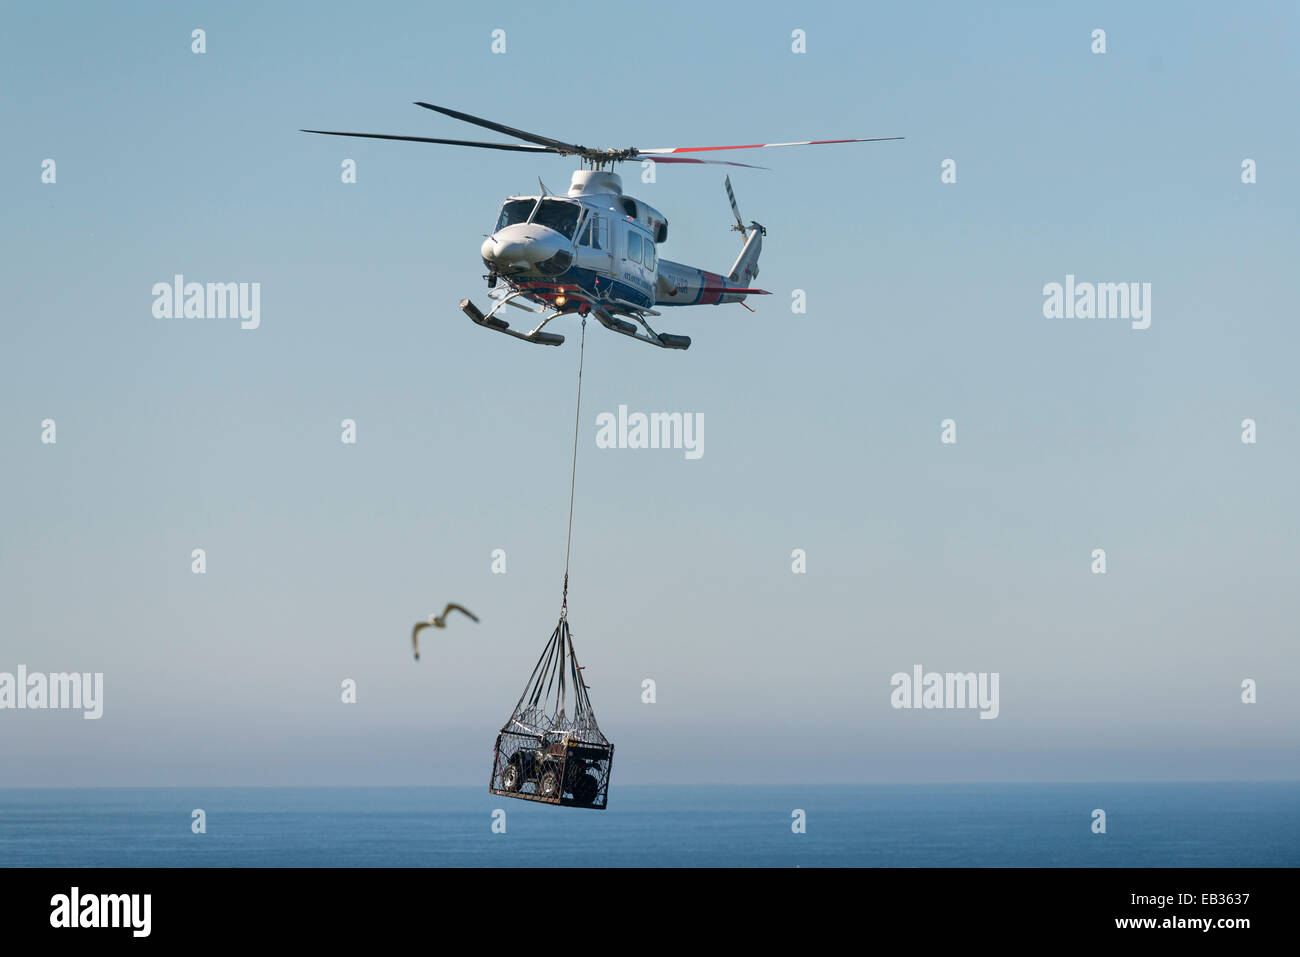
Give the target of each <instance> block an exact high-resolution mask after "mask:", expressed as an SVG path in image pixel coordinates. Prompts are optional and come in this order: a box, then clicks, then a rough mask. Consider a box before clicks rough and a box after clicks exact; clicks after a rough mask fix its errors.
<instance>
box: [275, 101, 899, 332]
mask: <svg viewBox="0 0 1300 957" xmlns="http://www.w3.org/2000/svg"><path fill="white" fill-rule="evenodd" d="M415 105H416V106H419V107H422V108H423V109H426V110H433V111H434V112H436V113H441V114H443V115H445V116H449V117H451V118H452V119H456V120H461V121H463V122H465V123H472V124H473V125H475V126H480V127H483V128H485V129H489V130H493V131H495V132H497V133H502V134H504V135H506V136H513V137H517V138H519V139H521V140H524V141H525V142H524V143H485V142H479V141H474V140H455V139H440V138H435V137H428V136H397V135H393V134H387V133H346V132H340V131H335V130H300V132H303V133H319V134H322V135H325V136H355V137H362V138H365V139H380V140H404V141H408V142H415V143H441V144H444V145H448V146H467V147H473V148H476V149H493V150H507V151H512V152H521V153H554V154H558V155H560V156H576V157H578V159H579V161H580V164H581V166H580V168H579V169H577V170H575V171H574V173H573V176H572V179H571V181H570V183H569V189H568V192H567V193H566V194H565V195H563V196H560V195H558V194H555V193H552V192H550V191H549V190H547V189H546V186H545V184H543V183H542V182H541V180H540V179H539V180H538V185H539V187H540V188H541V192H540V193H539V194H538V195H535V196H508V197H506V199H505V201H504V202H503V203H502V205H501V210H500V213H499V214H498V217H497V222H496V226H495V228H494V229H493V230H492V232H491V233H489V234H487V236H486V237H485V239H484V240H483V244H482V246H481V247H480V249H479V253H480V256H481V258H482V260H483V265H484V267H485V268H486V269H487V274H486V275H485V276H484V278H485V279H486V280H487V286H488V297H489V298H490V299H492V300H493V305H492V307H491V309H489V310H488V312H486V313H484V312H482V311H481V310H480V309H479V308H478V306H476V305H475V304H474V303H473V302H471V301H470V300H469V299H462V300H461V301H460V308H461V311H462V312H464V313H465V314H466V315H467V316H468V317H469V318H470V319H471V320H473V321H474V322H475V323H477V324H478V325H480V326H483V327H484V328H486V329H492V330H494V331H496V332H501V333H505V334H506V335H508V336H514V337H515V338H516V339H523V340H524V341H525V342H533V343H537V344H539V345H549V346H558V345H561V344H563V342H564V336H562V335H559V334H558V333H554V332H546V331H544V330H545V327H546V326H547V325H548V324H549V323H550V322H551V321H552V320H553V319H556V318H558V317H560V316H569V315H577V316H581V317H582V318H583V319H584V321H585V319H586V317H587V316H589V315H590V316H594V317H595V318H596V320H597V321H598V322H599V323H600V324H601V325H602V326H604V327H605V328H606V329H609V330H611V331H612V332H617V333H621V334H622V335H625V336H630V337H631V338H633V339H637V340H639V341H641V342H646V343H649V344H651V345H655V346H659V347H660V348H663V349H687V348H690V345H691V340H690V337H689V336H679V335H673V334H671V333H665V332H655V331H654V329H652V328H651V327H650V324H649V322H648V320H649V319H651V318H654V319H656V325H657V324H658V320H657V317H659V316H661V315H662V313H661V312H659V311H658V310H657V309H656V308H655V307H657V306H660V307H663V306H703V305H715V306H716V305H721V304H723V303H731V302H738V303H740V304H741V305H743V306H745V308H746V309H750V311H751V312H752V311H753V308H752V307H751V306H749V304H748V303H746V302H745V299H746V298H747V297H748V296H767V295H771V293H769V292H768V291H767V290H765V289H758V288H755V287H754V285H753V282H754V280H755V279H756V278H757V277H758V257H759V254H760V253H761V252H762V249H763V237H764V236H766V235H767V230H766V229H765V228H764V227H763V226H762V225H761V224H760V223H758V222H755V221H751V222H750V223H749V225H748V226H746V225H745V222H744V220H743V219H742V218H741V216H740V208H739V206H738V205H737V203H736V196H735V192H734V191H733V190H732V188H731V177H730V176H728V177H727V178H726V180H725V186H726V189H727V198H728V199H729V200H730V202H731V211H732V214H733V216H734V217H735V220H736V225H734V226H732V227H731V229H732V230H734V231H737V232H739V233H740V234H741V241H742V245H741V250H740V255H739V256H737V257H736V261H735V262H734V263H733V264H732V267H731V269H730V270H729V271H728V272H727V273H726V274H725V275H723V274H721V273H714V272H709V271H708V270H706V269H698V268H696V267H694V266H687V265H684V264H682V263H676V262H671V261H670V260H667V259H661V258H659V251H658V247H659V246H661V245H662V244H663V243H664V242H665V241H666V240H667V239H668V219H667V218H666V217H665V216H664V215H663V213H661V212H659V211H658V210H657V209H655V208H654V207H653V206H650V205H649V204H648V203H645V202H643V201H642V200H639V199H636V198H634V197H632V196H628V195H626V194H625V193H624V192H623V184H622V180H621V179H620V178H619V176H618V174H617V173H615V172H614V166H615V165H616V164H618V163H625V162H629V161H641V162H644V161H647V160H648V161H650V162H653V163H656V164H658V163H690V164H712V165H721V166H739V167H745V168H747V169H765V168H766V167H761V166H753V165H751V164H749V163H739V162H734V161H731V160H710V159H701V158H699V157H695V156H683V155H680V154H683V153H701V152H709V151H714V150H749V149H767V148H770V147H776V146H815V145H821V144H828V143H878V142H884V141H888V140H901V139H903V137H901V136H879V137H872V138H868V139H842V140H803V141H799V142H793V143H751V144H748V145H742V146H685V147H680V146H679V147H666V148H659V149H637V148H635V147H628V148H626V149H596V148H592V147H587V146H580V145H578V144H576V143H568V142H564V141H562V140H557V139H552V138H551V137H548V136H539V135H538V134H535V133H528V132H525V131H524V130H519V129H515V128H514V127H510V126H506V125H504V124H502V123H496V122H493V121H492V120H487V119H483V118H482V117H478V116H471V115H470V114H468V113H461V112H459V111H457V110H452V109H448V108H447V107H444V106H435V105H433V104H432V103H424V102H420V101H417V102H416V103H415ZM507 305H508V306H513V307H515V308H517V309H522V310H525V311H526V312H530V313H532V314H533V316H534V318H535V319H537V320H540V321H538V322H537V324H536V325H535V326H533V328H532V329H530V330H529V331H527V332H523V331H520V330H519V329H513V328H511V327H510V324H509V323H508V322H506V321H505V320H504V319H502V318H501V316H500V315H499V313H500V311H501V309H502V307H503V306H507ZM629 320H631V321H629Z"/></svg>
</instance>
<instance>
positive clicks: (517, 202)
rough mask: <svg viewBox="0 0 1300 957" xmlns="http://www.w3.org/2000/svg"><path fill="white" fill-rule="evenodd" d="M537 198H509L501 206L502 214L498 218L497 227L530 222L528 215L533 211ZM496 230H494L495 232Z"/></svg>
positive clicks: (501, 227)
mask: <svg viewBox="0 0 1300 957" xmlns="http://www.w3.org/2000/svg"><path fill="white" fill-rule="evenodd" d="M535 203H536V200H532V199H508V200H506V201H505V205H503V206H502V207H501V215H500V217H498V218H497V229H505V228H506V227H507V226H516V225H518V224H519V223H526V222H528V216H529V214H530V213H531V212H532V211H533V205H534V204H535ZM495 231H496V230H493V232H495Z"/></svg>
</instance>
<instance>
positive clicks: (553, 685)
mask: <svg viewBox="0 0 1300 957" xmlns="http://www.w3.org/2000/svg"><path fill="white" fill-rule="evenodd" d="M613 763H614V746H613V745H612V744H610V743H609V741H607V740H606V739H605V736H604V735H603V734H601V733H600V728H599V727H597V725H596V715H595V712H593V711H592V708H591V700H590V699H589V698H588V697H587V685H586V684H585V683H584V682H583V680H582V667H581V666H580V665H579V664H578V658H577V656H576V655H575V654H574V653H573V639H572V638H571V637H570V635H569V622H568V620H567V618H561V619H560V623H559V624H558V625H556V626H555V631H554V632H552V634H551V640H550V641H548V642H547V643H546V650H545V651H543V652H542V657H541V658H539V659H538V660H537V667H535V668H534V669H533V675H532V677H531V678H529V679H528V685H527V686H526V687H525V688H524V693H523V694H522V695H521V696H520V698H519V703H518V704H516V705H515V710H514V713H513V714H511V715H510V720H509V721H507V722H506V723H505V726H504V727H503V728H502V729H501V733H500V734H499V735H497V743H496V751H495V757H494V760H493V763H492V780H491V783H489V785H488V790H490V791H491V792H492V793H493V794H500V795H503V796H505V797H515V798H523V799H524V800H526V801H542V802H545V803H547V804H563V805H566V806H569V807H587V808H594V809H596V810H603V809H604V807H605V803H606V800H607V799H608V796H609V773H610V768H611V767H612V765H613Z"/></svg>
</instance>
